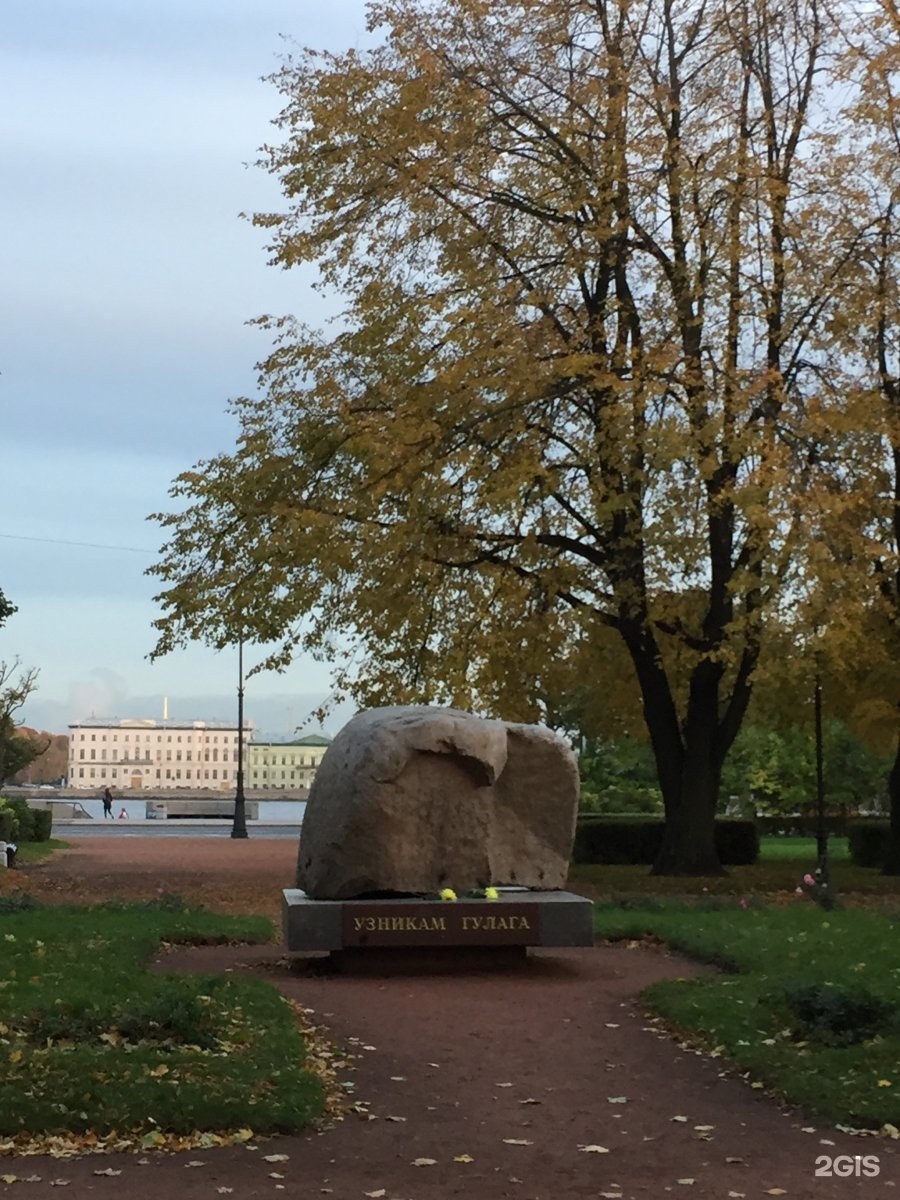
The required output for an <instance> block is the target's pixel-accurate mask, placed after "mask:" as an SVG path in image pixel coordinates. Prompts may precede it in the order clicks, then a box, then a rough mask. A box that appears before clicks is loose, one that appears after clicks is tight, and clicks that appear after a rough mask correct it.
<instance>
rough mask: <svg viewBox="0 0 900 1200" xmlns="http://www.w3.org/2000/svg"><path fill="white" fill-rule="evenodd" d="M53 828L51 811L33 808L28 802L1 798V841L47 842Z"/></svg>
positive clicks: (19, 799)
mask: <svg viewBox="0 0 900 1200" xmlns="http://www.w3.org/2000/svg"><path fill="white" fill-rule="evenodd" d="M52 828H53V814H52V813H51V812H50V811H49V810H44V809H38V808H32V807H31V805H30V804H29V803H28V801H27V800H25V799H23V798H22V797H21V796H17V797H16V798H15V799H14V800H11V799H9V798H8V797H6V796H0V841H2V842H46V841H47V840H48V839H49V837H50V833H51V830H52Z"/></svg>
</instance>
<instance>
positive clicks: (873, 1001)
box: [784, 983, 897, 1046]
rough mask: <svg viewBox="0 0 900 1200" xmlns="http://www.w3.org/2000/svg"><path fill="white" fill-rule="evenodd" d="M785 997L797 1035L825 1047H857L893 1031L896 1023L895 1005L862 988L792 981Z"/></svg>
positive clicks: (786, 989) (785, 992) (785, 990)
mask: <svg viewBox="0 0 900 1200" xmlns="http://www.w3.org/2000/svg"><path fill="white" fill-rule="evenodd" d="M784 1000H785V1002H786V1004H787V1007H788V1009H789V1011H790V1013H791V1016H792V1017H793V1018H794V1020H795V1021H796V1022H797V1024H796V1028H795V1030H794V1033H795V1035H796V1036H798V1037H802V1038H814V1039H815V1040H816V1041H818V1042H822V1043H824V1044H825V1045H826V1046H854V1045H856V1044H857V1043H859V1042H866V1041H868V1040H869V1039H870V1038H873V1037H878V1036H879V1035H882V1034H888V1033H890V1032H891V1031H892V1029H893V1028H894V1026H895V1024H896V1018H897V1009H896V1006H895V1005H893V1004H890V1003H889V1002H888V1001H887V1000H882V999H880V998H879V997H878V996H873V995H872V994H871V992H868V991H866V989H865V988H861V987H841V986H838V985H836V984H831V983H799V984H790V985H788V986H787V987H786V988H785V989H784Z"/></svg>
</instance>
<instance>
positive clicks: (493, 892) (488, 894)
mask: <svg viewBox="0 0 900 1200" xmlns="http://www.w3.org/2000/svg"><path fill="white" fill-rule="evenodd" d="M484 898H485V900H499V899H500V893H499V892H498V891H497V889H496V888H485V889H484Z"/></svg>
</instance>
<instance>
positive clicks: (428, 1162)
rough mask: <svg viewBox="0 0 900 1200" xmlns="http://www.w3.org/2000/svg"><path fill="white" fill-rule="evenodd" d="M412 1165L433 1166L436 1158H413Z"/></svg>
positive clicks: (435, 1163)
mask: <svg viewBox="0 0 900 1200" xmlns="http://www.w3.org/2000/svg"><path fill="white" fill-rule="evenodd" d="M412 1165H413V1166H414V1167H435V1166H437V1159H436V1158H414V1159H413V1160H412Z"/></svg>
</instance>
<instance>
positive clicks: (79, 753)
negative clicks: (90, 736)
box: [78, 750, 84, 758]
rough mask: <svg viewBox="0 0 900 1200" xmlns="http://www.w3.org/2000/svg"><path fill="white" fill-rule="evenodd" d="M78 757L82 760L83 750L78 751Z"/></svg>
mask: <svg viewBox="0 0 900 1200" xmlns="http://www.w3.org/2000/svg"><path fill="white" fill-rule="evenodd" d="M78 757H79V758H84V751H83V750H79V751H78Z"/></svg>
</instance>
